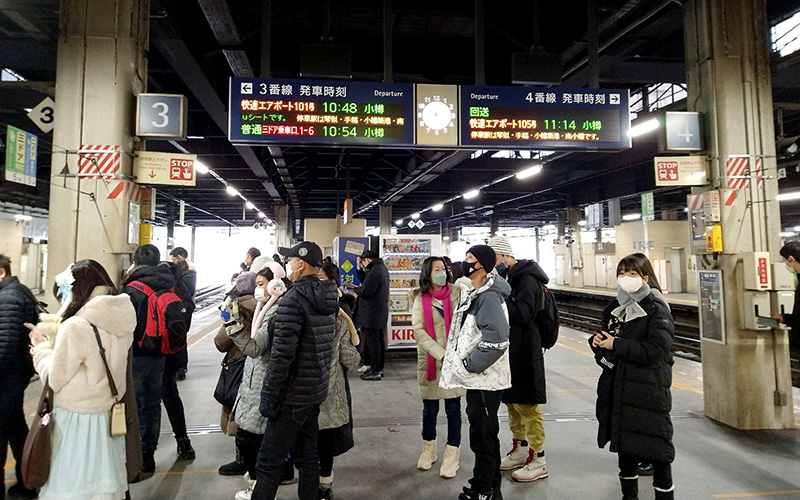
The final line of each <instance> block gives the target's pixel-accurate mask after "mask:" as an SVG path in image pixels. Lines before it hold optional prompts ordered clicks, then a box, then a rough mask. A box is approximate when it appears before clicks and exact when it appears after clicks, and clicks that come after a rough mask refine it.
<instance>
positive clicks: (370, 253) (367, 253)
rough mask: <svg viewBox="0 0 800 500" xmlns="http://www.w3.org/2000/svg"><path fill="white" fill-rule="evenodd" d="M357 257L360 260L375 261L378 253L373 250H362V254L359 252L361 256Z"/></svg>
mask: <svg viewBox="0 0 800 500" xmlns="http://www.w3.org/2000/svg"><path fill="white" fill-rule="evenodd" d="M359 257H360V258H362V259H377V258H378V252H376V251H374V250H364V251H363V252H361V255H359Z"/></svg>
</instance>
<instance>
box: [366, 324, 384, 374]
mask: <svg viewBox="0 0 800 500" xmlns="http://www.w3.org/2000/svg"><path fill="white" fill-rule="evenodd" d="M361 332H362V333H363V334H364V337H366V339H365V340H366V344H365V345H364V349H365V350H366V351H367V353H368V356H367V358H368V359H369V362H370V364H369V366H370V367H372V369H373V370H383V360H384V354H385V351H386V342H385V341H384V338H383V328H381V329H380V330H378V329H375V328H364V327H363V326H362V327H361Z"/></svg>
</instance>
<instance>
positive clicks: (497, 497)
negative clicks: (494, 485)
mask: <svg viewBox="0 0 800 500" xmlns="http://www.w3.org/2000/svg"><path fill="white" fill-rule="evenodd" d="M458 500H503V494H502V493H500V489H499V488H498V489H496V490H492V491H489V492H487V493H478V492H477V491H475V490H473V489H472V488H467V487H464V492H463V493H460V494H459V495H458Z"/></svg>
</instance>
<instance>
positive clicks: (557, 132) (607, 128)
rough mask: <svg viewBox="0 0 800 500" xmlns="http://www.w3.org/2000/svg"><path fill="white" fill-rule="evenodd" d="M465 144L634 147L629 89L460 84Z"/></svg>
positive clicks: (552, 147)
mask: <svg viewBox="0 0 800 500" xmlns="http://www.w3.org/2000/svg"><path fill="white" fill-rule="evenodd" d="M461 113H462V117H463V118H462V121H461V145H462V146H476V147H481V148H491V147H495V146H502V147H509V148H520V149H522V148H524V149H539V148H541V149H623V148H630V147H631V142H630V138H629V137H628V129H629V128H630V115H629V111H628V91H627V90H609V89H576V90H571V89H560V88H534V87H468V86H464V87H461Z"/></svg>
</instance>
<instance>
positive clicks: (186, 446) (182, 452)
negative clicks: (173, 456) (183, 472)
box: [175, 436, 195, 460]
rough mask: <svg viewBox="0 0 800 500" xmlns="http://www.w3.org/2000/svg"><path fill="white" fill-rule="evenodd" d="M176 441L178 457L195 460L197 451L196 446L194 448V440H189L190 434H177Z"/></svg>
mask: <svg viewBox="0 0 800 500" xmlns="http://www.w3.org/2000/svg"><path fill="white" fill-rule="evenodd" d="M175 441H176V442H177V443H178V458H180V459H182V460H194V458H195V452H194V448H192V442H191V441H190V440H189V436H183V437H177V436H175Z"/></svg>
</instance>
